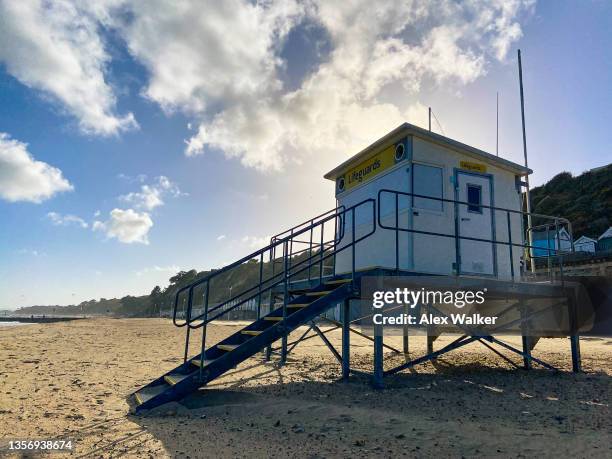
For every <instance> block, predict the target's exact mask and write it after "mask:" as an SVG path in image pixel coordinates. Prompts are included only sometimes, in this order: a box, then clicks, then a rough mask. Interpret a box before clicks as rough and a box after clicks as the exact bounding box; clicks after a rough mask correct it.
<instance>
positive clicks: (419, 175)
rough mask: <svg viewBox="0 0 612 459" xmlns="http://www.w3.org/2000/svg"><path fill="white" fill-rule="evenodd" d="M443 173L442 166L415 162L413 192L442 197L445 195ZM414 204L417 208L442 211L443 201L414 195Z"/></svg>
mask: <svg viewBox="0 0 612 459" xmlns="http://www.w3.org/2000/svg"><path fill="white" fill-rule="evenodd" d="M442 175H443V174H442V168H441V167H436V166H426V165H425V164H414V165H413V167H412V180H413V181H412V190H413V193H414V194H419V195H421V196H428V197H431V198H440V199H441V198H442V197H443V192H442V189H443V182H442ZM412 206H413V207H416V208H417V209H426V210H433V211H437V212H442V209H443V202H442V201H437V200H435V199H428V198H419V197H414V198H413V201H412Z"/></svg>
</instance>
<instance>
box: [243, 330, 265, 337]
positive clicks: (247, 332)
mask: <svg viewBox="0 0 612 459" xmlns="http://www.w3.org/2000/svg"><path fill="white" fill-rule="evenodd" d="M240 333H242V334H243V335H251V336H257V335H261V334H262V333H263V330H242V331H241V332H240Z"/></svg>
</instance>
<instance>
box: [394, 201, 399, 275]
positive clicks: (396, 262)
mask: <svg viewBox="0 0 612 459" xmlns="http://www.w3.org/2000/svg"><path fill="white" fill-rule="evenodd" d="M395 270H396V271H399V194H397V193H395Z"/></svg>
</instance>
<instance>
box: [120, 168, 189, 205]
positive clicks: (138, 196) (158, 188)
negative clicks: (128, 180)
mask: <svg viewBox="0 0 612 459" xmlns="http://www.w3.org/2000/svg"><path fill="white" fill-rule="evenodd" d="M182 194H183V193H181V190H180V189H179V187H178V186H177V185H176V184H175V183H173V182H172V181H170V180H169V179H168V177H165V176H163V175H162V176H160V177H157V179H156V180H155V183H153V184H151V185H142V186H141V187H140V192H131V193H128V194H125V195H122V196H119V200H121V201H123V202H126V203H128V204H132V205H134V206H135V207H136V208H138V209H145V210H153V209H155V208H156V207H159V206H162V205H163V204H164V201H163V200H162V197H163V196H165V195H169V196H174V197H177V196H181V195H182Z"/></svg>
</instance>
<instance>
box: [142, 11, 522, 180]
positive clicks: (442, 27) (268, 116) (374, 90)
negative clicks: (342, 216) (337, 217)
mask: <svg viewBox="0 0 612 459" xmlns="http://www.w3.org/2000/svg"><path fill="white" fill-rule="evenodd" d="M508 3H510V5H508ZM531 6H532V1H531V0H526V1H519V0H516V1H514V2H505V1H501V0H500V1H495V2H484V1H478V0H475V1H472V2H464V3H454V2H446V1H443V0H441V1H437V2H416V1H415V2H410V1H390V2H384V3H379V4H376V5H375V6H374V5H372V3H371V2H369V1H366V0H363V1H353V2H315V3H314V6H313V7H312V8H309V9H308V11H307V13H305V15H306V16H307V17H308V18H309V19H310V20H312V21H315V22H318V23H319V24H320V25H322V26H323V27H324V28H325V30H326V31H327V32H328V33H329V36H330V40H331V47H332V51H331V53H330V56H329V59H328V60H326V61H324V62H322V63H320V64H319V65H318V67H317V68H316V70H315V71H314V72H313V73H312V74H311V75H310V76H308V77H307V78H306V79H305V80H304V81H303V82H302V84H301V86H300V87H299V88H297V89H296V90H294V91H284V90H283V88H282V87H279V86H278V85H276V86H257V85H256V86H252V87H248V88H249V89H250V91H233V92H231V94H232V97H231V98H226V99H225V100H224V105H223V107H222V108H221V109H219V110H217V111H215V112H214V113H212V114H211V116H208V117H206V118H204V119H203V120H202V121H201V122H200V125H199V128H198V131H197V133H196V134H195V135H194V136H193V137H191V138H190V139H189V140H188V141H187V147H186V154H187V155H196V154H201V153H203V152H204V151H205V150H206V149H207V148H208V149H210V148H214V149H218V150H221V151H223V153H224V154H225V155H226V156H227V157H230V158H239V159H240V160H241V162H242V163H243V164H244V165H246V166H248V167H255V168H257V169H261V170H278V169H281V168H283V166H284V165H285V164H286V163H287V162H289V161H296V162H301V161H303V160H304V159H305V158H306V157H307V155H308V153H307V152H317V153H318V154H320V155H334V154H338V152H344V151H347V150H354V149H357V148H360V147H362V146H364V145H365V144H367V143H369V142H370V141H372V140H374V139H375V138H377V137H378V136H379V135H380V132H385V131H386V130H389V129H391V128H393V127H395V126H397V125H398V124H400V123H401V122H403V121H405V120H408V121H413V122H414V120H413V119H411V116H412V115H413V114H414V112H415V108H416V107H420V106H422V104H420V102H419V100H418V92H419V90H420V89H421V88H422V86H423V85H424V84H429V85H448V86H457V87H461V86H462V85H465V84H468V83H470V82H473V81H474V80H475V79H477V78H478V77H480V76H482V75H484V74H485V73H486V66H487V62H488V61H490V60H491V59H499V60H502V59H504V58H505V55H506V53H507V52H508V49H509V47H510V45H511V44H512V43H513V42H514V41H516V40H517V39H518V38H519V37H520V35H521V33H520V25H519V23H518V21H517V18H518V17H520V15H521V14H523V13H524V12H525V11H526V10H529V9H530V8H531ZM239 9H240V8H238V10H239ZM233 14H240V13H239V12H235V13H233ZM229 18H230V16H228V19H229ZM285 24H286V25H287V27H291V24H292V22H291V20H289V19H287V18H285ZM265 25H268V28H266V27H265ZM149 27H151V28H152V29H155V30H158V28H157V27H155V26H154V24H153V23H151V24H149ZM202 27H204V26H202ZM275 27H276V28H278V27H279V25H278V22H269V23H266V22H265V21H264V29H263V35H264V36H274V34H275V33H276V32H275V31H276V30H277V29H275ZM162 29H163V28H162ZM162 35H163V32H162V33H161V34H160V35H158V36H157V41H156V42H157V43H160V42H167V41H169V37H167V38H166V39H163V38H162ZM236 35H238V36H242V35H241V34H240V33H237V34H236ZM215 43H217V42H216V41H215V40H211V41H210V42H207V44H208V45H209V46H207V48H208V53H213V49H214V48H215V46H216V45H215ZM233 44H234V45H236V46H244V47H245V49H248V43H246V42H245V43H242V42H241V41H240V40H236V41H233ZM184 46H187V47H188V46H189V44H188V43H186V44H184ZM155 49H156V48H155V47H153V48H152V49H150V52H151V53H154V52H155ZM189 49H191V48H189ZM195 49H196V48H193V49H192V51H194V52H195ZM216 52H217V53H222V49H221V48H220V47H217V51H216ZM256 56H258V58H259V65H263V63H269V62H273V61H274V59H275V58H276V59H278V47H274V46H269V47H268V48H267V52H266V53H260V54H256ZM157 65H158V67H157V70H156V71H157V72H158V73H163V68H164V67H165V63H164V61H163V60H159V61H158V63H157ZM278 67H279V66H278V65H277V66H276V67H275V68H276V69H278ZM204 68H205V66H203V67H202V71H200V72H198V75H200V76H199V78H201V79H207V78H209V77H208V75H209V74H207V73H206V72H205V71H204ZM253 68H257V65H254V66H253ZM267 68H269V67H267ZM167 70H168V69H167ZM221 75H224V73H223V71H221ZM217 76H218V74H217V72H215V77H217ZM211 78H212V77H211ZM178 79H179V80H180V79H181V77H180V76H179V77H178ZM224 81H226V82H227V84H232V79H231V78H230V79H227V80H224ZM175 83H176V84H177V85H180V84H181V82H175ZM208 83H211V84H212V79H211V81H209V82H208ZM392 84H395V85H400V86H401V87H402V88H403V90H404V96H403V97H402V101H403V102H400V103H389V102H383V101H382V100H381V98H380V96H381V93H382V92H383V90H384V89H385V88H386V87H388V86H389V85H392ZM201 86H202V87H207V84H205V83H202V84H201ZM243 89H244V88H243ZM194 98H195V99H196V100H195V101H194ZM210 98H211V94H209V93H207V92H206V91H203V92H199V93H192V94H191V98H190V102H189V104H184V103H183V100H182V99H181V98H178V97H177V98H174V99H173V102H174V104H175V105H178V106H182V107H183V109H185V110H187V109H188V108H189V107H190V106H193V104H194V103H199V104H200V105H201V108H204V106H205V102H206V100H208V99H210ZM212 98H213V99H214V97H212ZM406 102H407V103H406ZM419 118H421V116H419Z"/></svg>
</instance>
